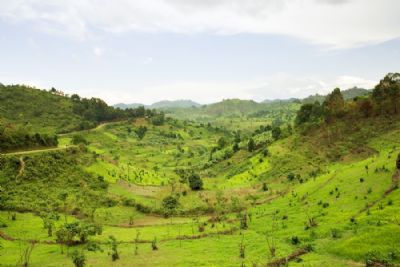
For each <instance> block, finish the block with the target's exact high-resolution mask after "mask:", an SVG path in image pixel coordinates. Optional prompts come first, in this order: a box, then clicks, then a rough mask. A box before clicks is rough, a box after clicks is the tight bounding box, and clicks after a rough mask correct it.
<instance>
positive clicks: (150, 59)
mask: <svg viewBox="0 0 400 267" xmlns="http://www.w3.org/2000/svg"><path fill="white" fill-rule="evenodd" d="M153 60H154V59H153V58H152V57H147V58H145V59H144V60H143V63H144V64H150V63H151V62H153Z"/></svg>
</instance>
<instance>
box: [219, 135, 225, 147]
mask: <svg viewBox="0 0 400 267" xmlns="http://www.w3.org/2000/svg"><path fill="white" fill-rule="evenodd" d="M225 146H226V140H225V138H224V137H221V138H219V139H218V148H219V149H222V148H224V147H225Z"/></svg>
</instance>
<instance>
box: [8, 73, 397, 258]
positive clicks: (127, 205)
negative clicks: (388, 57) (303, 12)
mask: <svg viewBox="0 0 400 267" xmlns="http://www.w3.org/2000/svg"><path fill="white" fill-rule="evenodd" d="M46 94H49V93H48V92H46ZM68 99H69V101H71V102H72V101H75V102H72V105H71V108H73V107H74V105H75V109H76V110H75V111H73V114H75V115H77V116H79V117H80V118H84V120H87V121H95V122H96V123H97V122H99V121H102V120H106V121H107V123H103V124H101V125H100V126H98V127H96V128H93V129H90V130H84V131H79V132H71V133H67V134H63V135H59V136H58V143H59V147H58V148H57V149H58V150H55V151H52V150H51V149H47V150H46V149H44V150H43V151H23V152H17V153H9V154H5V155H2V156H1V158H0V185H1V187H0V209H1V211H0V237H1V239H0V244H1V248H0V257H1V264H4V265H5V266H15V265H16V264H18V265H24V266H60V265H65V266H110V265H114V266H364V265H366V266H396V264H397V265H398V264H400V257H399V255H400V251H399V244H400V227H399V226H400V223H399V219H398V213H399V212H400V206H399V203H400V191H399V190H398V186H399V180H400V139H399V135H400V120H399V107H400V106H399V104H400V75H399V74H388V75H387V76H386V77H384V79H382V80H381V81H380V83H379V84H378V85H377V86H376V87H375V88H374V90H373V91H372V92H368V94H365V95H362V96H357V97H355V98H348V97H345V96H344V94H343V92H342V91H340V90H339V89H334V90H333V91H332V93H330V94H329V95H327V96H326V97H324V99H323V101H320V102H319V101H317V102H315V101H313V102H311V103H310V102H307V101H283V102H274V103H264V104H257V103H253V102H249V101H245V102H243V103H242V102H241V101H239V100H233V102H235V103H234V104H233V106H235V107H232V109H236V110H237V112H234V113H231V112H230V111H229V112H224V111H223V108H221V106H219V107H215V106H214V107H211V108H209V109H208V108H207V107H204V108H203V107H200V108H187V109H186V112H187V113H190V112H192V111H193V114H189V115H187V116H188V117H189V116H190V115H193V116H192V117H190V118H187V119H185V120H182V119H177V117H179V116H180V115H179V112H181V111H177V110H175V111H173V112H172V111H168V112H170V113H168V114H169V115H173V116H174V117H175V118H171V117H169V116H164V114H163V113H161V112H160V113H155V112H150V111H145V110H144V109H143V108H139V109H136V110H134V111H133V110H131V111H130V112H133V113H131V114H128V113H121V114H123V115H120V116H119V115H118V116H116V115H115V116H116V117H113V116H114V115H113V114H114V113H113V112H117V113H118V112H120V111H118V110H117V111H114V110H113V109H109V108H106V107H105V106H104V105H103V104H102V103H101V102H99V101H94V100H93V101H94V102H91V101H90V100H82V99H80V98H79V99H78V97H77V96H73V97H71V98H68ZM231 102H232V101H224V102H223V104H221V105H222V106H224V105H229V106H230V105H231V104H232V103H231ZM242 104H243V109H239V108H238V107H237V105H242ZM252 105H255V107H253V108H252V107H251V106H252ZM217 106H218V105H217ZM203 109H205V110H208V111H206V112H204V111H201V110H203ZM88 110H91V111H93V112H88ZM96 110H97V111H96ZM107 110H108V111H107ZM110 110H111V111H110ZM221 110H222V111H221ZM227 110H230V108H227ZM174 112H175V113H174ZM197 112H198V113H197ZM207 112H209V113H208V114H206V113H207ZM46 116H47V115H46ZM133 118H134V119H133ZM15 121H16V124H17V125H18V120H15ZM33 128H34V126H33ZM16 129H17V128H16ZM8 131H9V130H8ZM18 153H19V154H18Z"/></svg>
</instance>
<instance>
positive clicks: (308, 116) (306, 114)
mask: <svg viewBox="0 0 400 267" xmlns="http://www.w3.org/2000/svg"><path fill="white" fill-rule="evenodd" d="M323 113H324V112H323V107H322V106H321V104H320V103H319V102H318V101H315V102H314V103H313V104H311V103H306V104H303V105H302V106H301V107H300V109H299V111H297V115H296V120H295V122H296V125H301V124H304V123H307V122H318V121H319V120H320V119H321V118H322V117H323Z"/></svg>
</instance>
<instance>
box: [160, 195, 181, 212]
mask: <svg viewBox="0 0 400 267" xmlns="http://www.w3.org/2000/svg"><path fill="white" fill-rule="evenodd" d="M178 206H179V201H178V199H177V198H175V197H174V196H167V197H165V198H164V199H163V201H162V209H163V212H164V215H165V216H166V217H170V216H172V215H174V214H175V213H176V210H177V208H178Z"/></svg>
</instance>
